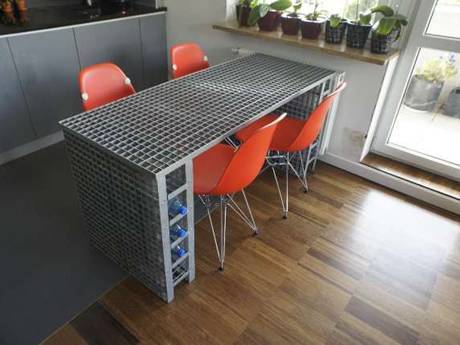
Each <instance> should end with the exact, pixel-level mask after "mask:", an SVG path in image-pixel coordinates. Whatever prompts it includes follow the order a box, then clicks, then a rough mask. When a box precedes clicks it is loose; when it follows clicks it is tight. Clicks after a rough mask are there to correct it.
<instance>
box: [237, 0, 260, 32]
mask: <svg viewBox="0 0 460 345" xmlns="http://www.w3.org/2000/svg"><path fill="white" fill-rule="evenodd" d="M257 4H258V0H239V1H238V4H237V5H236V18H237V20H238V23H239V24H240V25H241V26H249V23H248V20H249V14H250V13H251V9H252V8H254V7H255V6H257Z"/></svg>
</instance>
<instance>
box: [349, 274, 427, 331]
mask: <svg viewBox="0 0 460 345" xmlns="http://www.w3.org/2000/svg"><path fill="white" fill-rule="evenodd" d="M354 296H355V297H357V298H359V299H360V300H361V301H364V302H365V303H367V304H369V305H371V306H372V307H374V308H376V309H378V310H380V311H381V312H383V313H386V314H388V315H391V317H392V318H394V319H395V320H397V321H399V322H400V323H401V324H404V325H407V326H408V327H410V328H412V329H414V330H416V331H417V332H420V331H421V330H422V329H423V328H424V327H425V321H426V318H427V313H428V312H427V310H423V309H421V308H419V307H417V306H415V305H413V304H411V303H409V302H407V301H406V300H405V299H403V298H400V297H399V296H398V295H395V294H393V293H392V291H391V289H389V288H388V286H385V285H383V286H382V285H379V284H375V283H374V282H372V281H371V280H368V279H366V278H364V279H363V281H362V282H361V283H360V285H359V287H358V288H357V289H356V292H355V294H354Z"/></svg>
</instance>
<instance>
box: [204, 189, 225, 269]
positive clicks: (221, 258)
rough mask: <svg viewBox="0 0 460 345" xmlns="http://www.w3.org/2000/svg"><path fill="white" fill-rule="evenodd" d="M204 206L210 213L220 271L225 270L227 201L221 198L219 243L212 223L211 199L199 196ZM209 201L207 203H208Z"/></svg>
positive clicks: (209, 217)
mask: <svg viewBox="0 0 460 345" xmlns="http://www.w3.org/2000/svg"><path fill="white" fill-rule="evenodd" d="M199 198H200V200H201V202H202V203H203V205H205V206H206V211H207V213H208V219H209V224H210V225H211V233H212V238H213V240H214V245H215V247H216V253H217V259H218V260H219V270H221V271H223V270H224V261H225V244H226V233H227V202H226V201H225V198H224V196H221V197H220V202H219V207H220V238H219V240H220V241H217V235H216V230H215V228H214V222H213V221H212V216H211V205H210V202H209V199H206V200H205V198H207V197H206V196H201V195H200V196H199ZM206 201H207V202H206ZM219 242H220V245H219Z"/></svg>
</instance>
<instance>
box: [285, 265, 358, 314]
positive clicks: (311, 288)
mask: <svg viewBox="0 0 460 345" xmlns="http://www.w3.org/2000/svg"><path fill="white" fill-rule="evenodd" d="M280 291H282V292H284V293H286V294H288V295H290V296H291V297H292V298H294V299H295V300H297V303H298V304H299V305H302V306H304V307H305V308H308V309H309V310H314V311H316V312H318V313H320V314H322V315H324V316H325V317H327V318H329V319H330V320H331V321H333V322H336V321H337V320H338V319H339V316H340V314H341V313H342V312H343V310H344V309H345V306H346V305H347V304H348V301H349V300H350V298H351V296H352V295H351V294H349V293H347V292H346V291H344V290H343V289H341V288H340V287H339V286H336V285H335V284H334V283H333V282H330V281H328V280H326V279H324V278H323V277H321V276H320V275H318V274H316V273H314V272H312V271H310V270H307V269H305V268H303V267H301V266H297V267H296V268H295V269H294V270H293V271H292V272H291V274H290V275H289V276H288V277H287V279H286V280H285V281H284V282H283V284H282V285H281V286H280Z"/></svg>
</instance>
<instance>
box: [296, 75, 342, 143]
mask: <svg viewBox="0 0 460 345" xmlns="http://www.w3.org/2000/svg"><path fill="white" fill-rule="evenodd" d="M346 86H347V83H345V82H344V83H342V84H341V85H340V86H339V87H338V88H337V89H336V90H335V91H334V92H333V93H331V94H330V95H329V96H327V97H326V98H325V99H324V100H323V101H322V102H321V103H320V104H319V105H318V106H317V107H316V109H315V110H313V112H312V113H311V115H310V116H309V117H308V119H307V120H305V124H304V126H303V127H302V129H301V130H300V132H299V134H298V135H297V137H296V139H295V140H294V141H293V142H292V144H291V145H289V148H288V150H287V151H289V152H295V151H301V150H304V149H306V148H307V147H309V146H310V145H311V144H313V142H314V141H315V140H316V138H318V135H319V133H320V132H321V129H322V128H323V125H324V121H325V120H326V116H327V113H328V112H329V110H330V109H331V107H332V103H333V102H334V100H335V98H336V97H337V96H338V95H339V94H340V93H341V92H342V91H343V90H344V89H345V87H346Z"/></svg>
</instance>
